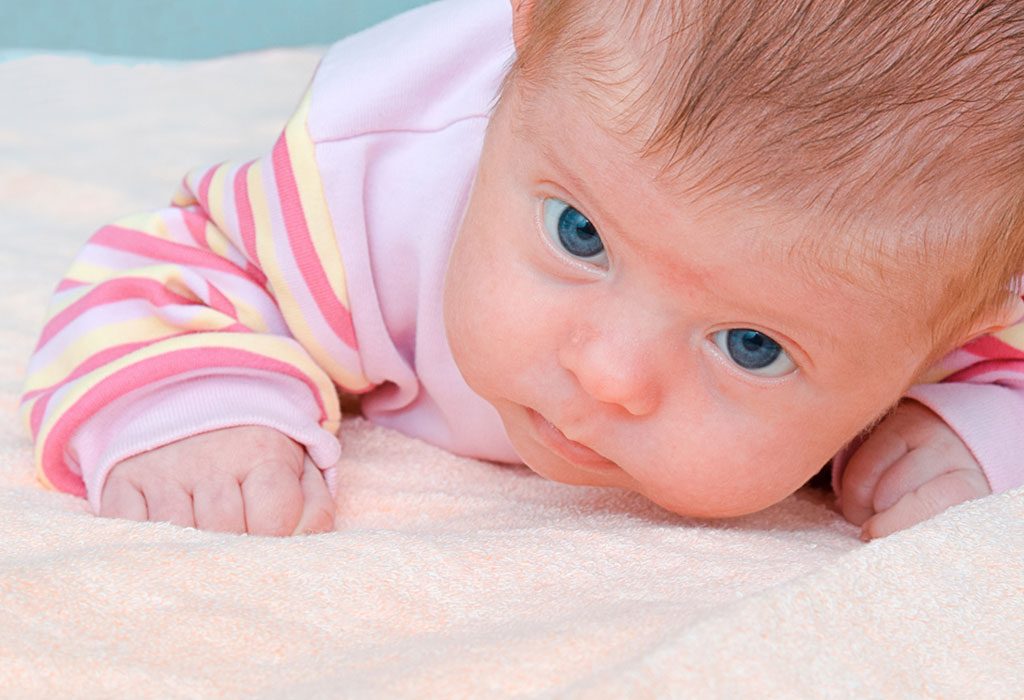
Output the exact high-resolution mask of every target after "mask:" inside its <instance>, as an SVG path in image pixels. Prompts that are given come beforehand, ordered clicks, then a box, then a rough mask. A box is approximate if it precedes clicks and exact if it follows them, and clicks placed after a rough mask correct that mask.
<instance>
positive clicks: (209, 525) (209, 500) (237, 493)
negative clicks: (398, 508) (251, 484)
mask: <svg viewBox="0 0 1024 700" xmlns="http://www.w3.org/2000/svg"><path fill="white" fill-rule="evenodd" d="M192 510H193V512H194V513H195V521H196V527H198V528H199V529H200V530H213V531H215V532H234V533H238V534H241V533H243V532H245V507H244V506H243V504H242V487H241V486H240V485H239V484H238V481H236V480H235V479H234V477H232V476H230V475H228V474H218V475H217V477H216V478H211V479H208V480H206V481H200V482H199V483H198V484H196V486H195V488H193V489H192Z"/></svg>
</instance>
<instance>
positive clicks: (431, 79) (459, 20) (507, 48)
mask: <svg viewBox="0 0 1024 700" xmlns="http://www.w3.org/2000/svg"><path fill="white" fill-rule="evenodd" d="M511 27H512V20H511V11H510V9H509V3H508V0H442V1H441V2H435V3H431V4H429V5H425V6H423V7H420V8H417V9H415V10H411V11H409V12H406V13H404V14H401V15H399V16H397V17H394V18H392V19H391V20H388V21H387V22H384V23H382V24H379V25H377V26H375V27H372V28H370V29H368V30H366V31H363V32H360V33H359V34H355V35H352V36H350V37H346V38H345V39H342V40H341V41H339V42H338V43H336V44H334V46H332V47H331V48H330V49H329V50H328V52H327V54H326V55H325V56H324V59H323V60H322V61H321V64H320V67H319V68H318V70H317V73H316V76H315V77H314V79H313V86H312V103H311V105H310V112H309V121H308V128H309V132H310V136H311V137H312V139H313V141H314V142H324V141H335V140H340V139H350V138H354V137H359V136H362V135H366V134H373V133H381V132H396V131H399V132H435V131H440V130H443V129H445V128H446V127H448V126H450V125H452V124H454V123H458V122H460V121H463V120H465V119H472V118H486V117H487V115H488V114H489V112H490V109H491V107H492V106H493V104H494V102H495V100H496V98H497V93H498V89H499V87H500V85H501V80H502V77H503V75H504V73H505V71H506V69H507V68H508V66H509V64H510V62H511V59H512V56H513V50H514V49H513V45H512V28H511Z"/></svg>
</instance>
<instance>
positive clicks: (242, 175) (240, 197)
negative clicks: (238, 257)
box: [235, 162, 258, 262]
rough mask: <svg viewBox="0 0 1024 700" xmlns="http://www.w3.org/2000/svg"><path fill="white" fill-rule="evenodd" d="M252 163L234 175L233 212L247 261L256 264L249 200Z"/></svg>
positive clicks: (254, 228)
mask: <svg viewBox="0 0 1024 700" xmlns="http://www.w3.org/2000/svg"><path fill="white" fill-rule="evenodd" d="M251 167H252V162H249V163H246V164H245V165H243V166H242V167H241V168H239V169H238V172H237V173H235V210H236V211H237V213H238V229H239V234H240V235H241V237H242V246H243V247H244V248H245V252H246V255H248V256H249V260H252V261H254V262H256V261H257V260H258V258H257V257H256V223H255V221H253V216H252V202H251V201H250V200H249V181H248V177H249V168H251Z"/></svg>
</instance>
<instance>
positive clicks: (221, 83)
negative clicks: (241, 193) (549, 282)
mask: <svg viewBox="0 0 1024 700" xmlns="http://www.w3.org/2000/svg"><path fill="white" fill-rule="evenodd" d="M316 58H317V54H316V52H312V51H290V52H268V53H261V54H253V55H245V56H238V57H233V58H228V59H221V60H215V61H209V62H202V63H191V64H151V65H139V66H134V67H130V66H126V65H118V64H106V65H101V64H98V63H95V62H93V61H90V60H89V59H87V58H83V57H69V56H38V57H29V58H22V59H17V60H10V61H7V62H4V63H0V284H2V287H0V304H2V316H3V318H4V321H3V324H2V326H0V405H2V411H3V414H2V421H0V522H2V525H0V689H2V690H0V695H3V696H5V697H8V696H10V697H54V696H59V697H82V698H94V697H133V698H134V697H156V698H173V697H222V696H223V697H312V698H316V697H336V696H345V697H367V696H387V697H423V696H438V697H450V696H453V697H460V696H478V697H479V696H482V697H489V696H509V695H527V696H539V697H544V696H559V697H562V696H568V697H577V696H578V697H626V696H629V697H651V696H659V697H660V696H684V697H730V698H731V697H764V696H765V695H766V694H767V695H770V696H783V697H853V696H857V697H944V698H952V697H964V698H966V697H971V698H976V697H984V698H990V697H1021V696H1024V672H1022V671H1021V669H1022V667H1024V491H1022V490H1019V491H1017V492H1015V493H1010V494H1005V495H1002V496H996V497H990V498H987V499H983V500H980V501H975V502H973V503H969V504H966V505H964V506H961V507H959V508H956V509H954V510H952V511H950V512H948V513H947V514H945V515H943V516H942V517H939V518H937V519H936V520H934V521H932V522H929V523H926V524H924V525H921V526H918V527H916V528H913V529H911V530H909V531H905V532H901V533H898V534H896V535H894V536H891V537H889V538H887V539H885V540H881V541H877V542H873V543H870V544H864V543H862V542H860V541H859V540H858V539H857V536H856V535H857V528H855V527H853V526H851V525H849V524H848V523H846V522H845V521H844V520H843V519H842V518H841V517H840V516H839V515H837V514H836V513H835V512H834V511H833V510H832V509H831V508H830V503H831V497H830V496H828V495H827V494H825V493H824V492H820V491H813V490H806V491H802V492H800V493H798V494H796V495H795V496H793V497H791V498H789V499H788V500H786V501H785V502H783V503H781V504H779V505H778V506H776V507H774V508H772V509H770V510H768V511H766V512H764V513H760V514H757V515H753V516H748V517H744V518H739V519H736V520H732V521H728V522H698V521H693V520H687V519H683V518H679V517H675V516H672V515H670V514H667V513H665V512H663V511H661V510H659V509H658V508H656V507H654V506H652V505H649V504H647V503H646V502H645V501H644V500H643V499H641V498H640V497H637V496H634V495H630V494H625V493H620V492H617V491H612V490H604V489H596V488H573V487H568V486H563V485H559V484H555V483H550V482H546V481H544V480H542V479H540V478H539V477H536V476H533V475H532V474H530V473H529V472H528V471H527V470H525V469H523V468H508V467H496V466H493V465H489V464H484V463H480V462H474V461H471V460H465V459H459V458H456V457H453V456H450V455H448V454H445V453H443V452H441V451H439V450H437V449H434V448H432V447H430V446H428V445H425V444H422V443H419V442H416V441H414V440H410V439H408V438H405V437H403V436H401V435H398V434H395V433H391V432H388V431H385V430H381V429H378V428H374V427H372V426H370V425H368V424H366V423H365V422H362V421H360V420H359V419H352V420H350V421H349V422H348V423H347V424H346V425H345V427H344V431H345V443H346V457H345V459H344V460H343V462H342V463H341V465H340V493H339V497H338V508H339V520H338V526H337V531H336V532H333V533H330V534H326V535H319V536H314V537H305V538H292V539H264V538H254V537H237V536H226V535H219V534H209V533H204V532H197V531H195V530H183V529H179V528H176V527H172V526H170V525H166V524H150V523H131V522H125V521H112V520H104V519H98V518H94V517H93V516H92V515H90V514H89V513H88V512H87V509H86V506H85V503H84V502H83V501H80V500H78V499H75V498H72V497H69V496H66V495H63V494H58V493H53V492H47V491H43V490H42V489H41V488H40V487H39V486H38V485H37V484H36V482H35V480H34V477H33V474H32V467H31V447H30V445H29V442H28V439H27V438H26V437H25V434H24V432H23V429H22V427H21V424H20V421H19V420H18V418H17V416H16V406H17V398H18V392H19V389H20V382H21V377H22V374H23V372H24V367H25V362H26V359H27V357H28V355H29V353H30V352H31V349H32V346H33V344H34V342H35V336H36V334H37V333H38V331H39V328H40V326H41V323H42V318H43V310H44V306H45V304H46V300H47V297H48V295H49V292H50V289H51V288H52V287H53V285H54V284H55V283H56V281H57V280H58V278H59V277H60V275H61V272H62V271H63V269H64V267H65V266H66V264H67V262H68V260H69V259H70V257H71V256H72V255H73V254H74V252H75V250H76V249H77V248H78V247H79V246H80V245H81V243H82V242H83V241H84V239H85V237H86V236H87V235H88V234H89V233H90V232H91V231H92V230H93V229H94V228H96V227H97V226H99V225H101V224H103V223H105V222H107V221H109V220H110V219H112V218H115V217H118V216H120V215H123V214H126V213H130V212H132V211H135V210H140V209H147V208H153V207H156V206H159V205H162V204H164V203H165V202H166V201H167V199H168V198H169V196H170V194H171V192H172V191H173V189H174V186H175V184H176V182H177V180H178V179H179V178H180V177H181V175H182V174H183V173H184V172H185V171H186V170H187V169H188V168H190V167H192V166H193V165H196V164H200V163H204V162H210V161H217V160H222V159H226V158H234V157H244V156H252V155H256V154H257V153H259V152H260V151H261V150H262V149H263V148H266V147H268V146H269V145H270V143H271V141H272V139H273V138H274V136H275V135H276V131H277V129H278V128H279V127H280V126H281V124H282V123H283V120H284V118H285V117H286V116H287V115H288V113H289V112H290V110H291V108H292V106H293V103H294V101H295V100H296V99H297V98H298V96H299V94H300V93H301V91H302V89H303V87H304V83H305V80H306V79H307V77H308V76H309V75H310V74H311V71H312V68H313V66H314V64H315V61H316ZM225 86H228V89H227V90H225Z"/></svg>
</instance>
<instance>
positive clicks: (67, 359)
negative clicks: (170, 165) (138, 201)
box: [22, 100, 368, 512]
mask: <svg viewBox="0 0 1024 700" xmlns="http://www.w3.org/2000/svg"><path fill="white" fill-rule="evenodd" d="M307 106H308V100H307V101H304V102H303V105H302V107H300V109H299V110H298V113H297V114H296V116H295V117H293V119H292V120H291V121H290V122H289V124H288V126H287V128H286V129H285V132H284V134H283V135H282V136H281V138H280V139H279V140H278V142H277V144H276V145H275V147H274V149H273V151H272V152H271V153H270V154H269V155H268V156H266V157H264V158H262V159H259V160H256V161H253V162H251V163H246V164H242V165H238V166H232V165H221V166H217V167H214V168H209V169H206V170H202V171H198V172H195V173H193V174H191V175H190V176H189V177H188V178H187V179H186V181H185V183H184V185H183V189H182V191H181V193H180V194H179V195H178V196H177V198H176V200H175V203H174V206H172V207H170V208H167V209H164V210H160V211H158V212H156V213H154V214H151V215H146V216H143V217H134V218H132V219H127V220H125V221H122V222H119V223H117V224H114V225H111V226H107V227H104V228H103V229H101V230H100V231H98V232H97V233H96V234H94V235H93V237H92V238H91V239H90V240H89V242H88V243H87V244H86V246H85V248H84V249H83V251H82V252H81V253H80V254H79V256H78V257H77V259H76V260H75V261H74V263H73V264H72V267H71V269H70V270H69V272H68V273H67V276H66V277H65V279H64V280H63V281H62V282H61V284H60V286H59V287H58V290H57V293H56V294H55V297H54V299H53V301H52V302H51V308H50V317H49V319H48V321H47V324H46V326H45V328H44V330H43V333H42V338H41V339H40V342H39V345H38V347H37V349H36V351H35V353H34V355H33V357H32V360H31V362H30V367H29V376H28V381H27V385H26V389H25V394H24V396H23V399H22V415H23V417H24V419H25V421H26V422H27V423H28V426H29V429H30V431H31V432H32V434H33V436H34V437H35V440H36V465H37V469H38V472H39V475H40V477H41V479H42V480H43V481H44V483H46V484H48V485H51V486H54V487H56V488H59V489H61V490H64V491H68V492H71V493H75V494H77V495H81V496H87V497H88V498H89V501H90V504H91V505H92V506H93V509H94V511H95V512H104V507H103V503H102V499H103V497H104V494H105V493H106V492H105V483H106V480H107V476H108V473H109V472H110V470H111V468H112V467H113V466H114V465H116V464H121V465H122V467H123V468H125V469H128V465H129V464H138V463H137V462H130V461H126V460H129V458H133V457H134V456H135V455H141V454H142V453H148V452H149V451H151V450H154V449H156V448H161V447H163V446H165V445H169V444H171V443H176V442H178V441H180V440H184V439H186V438H191V437H192V436H195V435H197V434H199V433H204V432H209V431H213V430H218V429H221V428H227V427H233V426H263V427H265V428H272V429H274V430H276V431H278V432H280V433H283V434H284V435H286V436H288V437H289V438H291V440H294V441H295V442H297V443H301V444H302V445H303V446H304V447H305V451H306V453H308V455H309V456H310V457H311V458H312V459H313V461H314V462H315V464H316V465H317V466H318V467H319V468H320V469H322V470H327V469H329V468H330V467H331V466H332V465H333V464H334V462H335V461H336V459H337V457H338V453H339V447H338V442H337V439H336V437H335V433H336V430H337V427H338V424H339V421H340V410H339V407H338V398H337V386H339V385H340V386H342V387H344V388H346V389H348V390H349V391H352V392H355V393H358V392H361V391H364V390H365V389H367V388H368V382H367V381H366V379H365V378H364V377H363V375H362V370H361V363H360V361H359V356H358V352H357V348H356V344H355V336H354V331H353V327H352V323H351V315H350V314H349V312H348V300H347V292H346V289H345V283H344V271H343V267H342V264H341V258H340V253H339V252H338V250H337V243H336V239H335V237H334V232H333V229H332V226H331V223H330V219H329V217H328V216H327V209H326V204H325V202H324V200H323V194H322V187H321V184H320V181H319V175H318V173H317V171H316V162H315V159H314V155H313V145H312V143H311V141H310V138H309V135H308V132H307V129H306V121H305V119H306V111H307ZM187 444H188V443H187ZM219 457H222V458H223V459H225V460H227V461H231V460H232V459H233V457H232V456H231V455H230V454H229V453H227V452H225V453H224V454H222V455H220V456H219ZM154 459H155V458H154ZM151 462H152V460H141V462H139V463H151ZM122 463H123V464H122ZM218 464H219V462H218ZM122 467H119V473H120V469H121V468H122ZM217 468H220V467H219V466H217ZM134 469H135V470H137V469H138V467H134ZM212 469H213V467H212V466H211V467H210V468H209V469H208V471H210V470H212ZM130 472H132V469H128V470H127V471H126V472H125V473H126V474H127V473H130ZM240 483H241V482H240ZM292 492H293V493H294V490H293V491H292Z"/></svg>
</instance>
